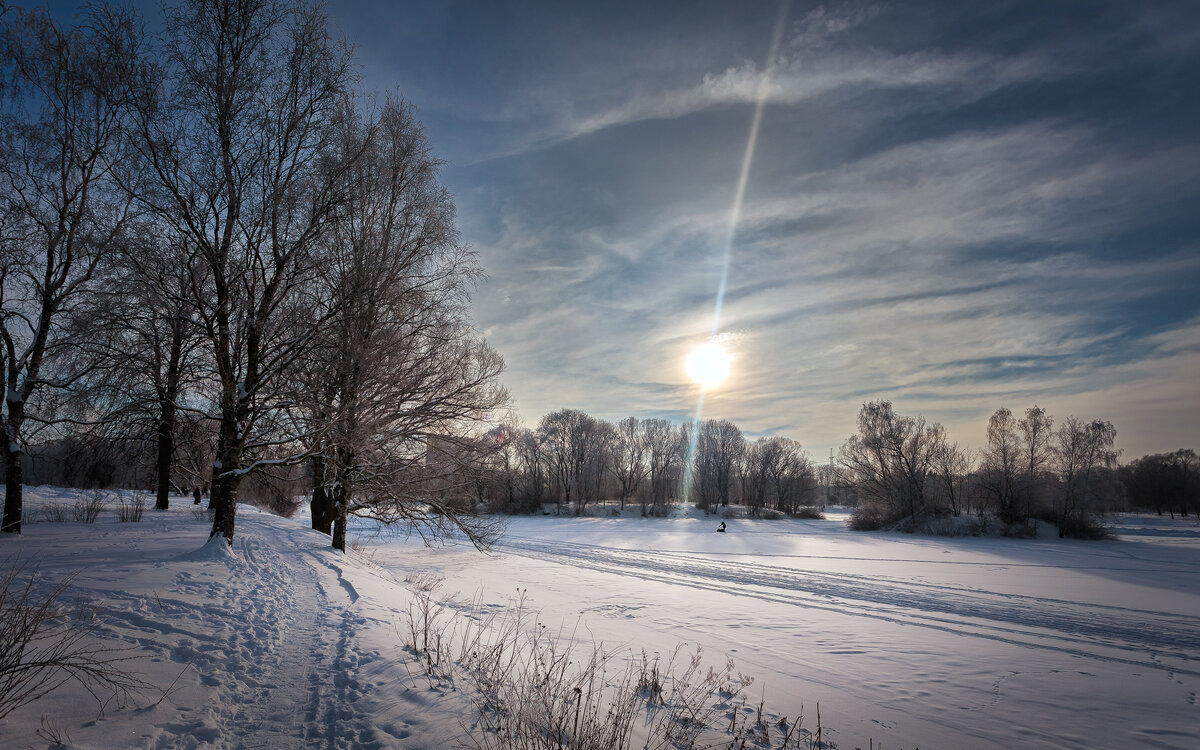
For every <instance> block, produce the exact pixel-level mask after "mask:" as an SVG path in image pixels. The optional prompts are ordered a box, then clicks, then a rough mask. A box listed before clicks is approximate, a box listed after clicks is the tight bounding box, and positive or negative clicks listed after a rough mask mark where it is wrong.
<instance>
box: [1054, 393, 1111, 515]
mask: <svg viewBox="0 0 1200 750" xmlns="http://www.w3.org/2000/svg"><path fill="white" fill-rule="evenodd" d="M1054 434H1055V445H1054V460H1055V463H1056V468H1057V470H1058V475H1059V481H1060V483H1061V484H1060V489H1059V505H1058V513H1057V516H1058V535H1059V536H1060V537H1061V536H1065V535H1067V534H1070V535H1080V534H1091V533H1092V532H1093V530H1094V525H1093V524H1091V523H1090V514H1091V512H1092V510H1093V509H1094V508H1095V506H1096V504H1097V503H1098V501H1102V500H1104V499H1105V498H1106V496H1107V494H1108V491H1109V490H1110V489H1111V487H1112V484H1113V482H1114V481H1115V478H1114V475H1113V472H1112V469H1113V468H1114V466H1115V464H1116V460H1117V456H1118V455H1119V451H1117V450H1116V449H1114V447H1113V444H1114V443H1115V441H1116V437H1117V431H1116V429H1115V428H1114V427H1113V425H1112V423H1111V422H1106V421H1102V420H1099V419H1095V420H1092V421H1091V422H1083V421H1081V420H1079V419H1078V418H1076V417H1067V418H1066V419H1065V420H1063V423H1062V424H1061V425H1059V427H1058V429H1057V430H1055V433H1054Z"/></svg>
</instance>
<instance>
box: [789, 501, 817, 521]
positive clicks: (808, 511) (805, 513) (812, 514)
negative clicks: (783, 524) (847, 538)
mask: <svg viewBox="0 0 1200 750" xmlns="http://www.w3.org/2000/svg"><path fill="white" fill-rule="evenodd" d="M792 515H794V516H795V517H796V518H807V519H811V520H814V521H824V520H825V514H824V513H822V512H821V509H820V508H817V507H815V506H812V505H805V506H804V507H802V508H797V509H796V512H795V513H793V514H792Z"/></svg>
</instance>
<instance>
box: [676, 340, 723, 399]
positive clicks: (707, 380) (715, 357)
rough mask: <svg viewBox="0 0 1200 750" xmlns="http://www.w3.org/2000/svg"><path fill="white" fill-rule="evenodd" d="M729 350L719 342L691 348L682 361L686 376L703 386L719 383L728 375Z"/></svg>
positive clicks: (708, 386) (709, 386) (707, 386)
mask: <svg viewBox="0 0 1200 750" xmlns="http://www.w3.org/2000/svg"><path fill="white" fill-rule="evenodd" d="M729 359H730V357H729V352H727V351H725V349H724V348H722V347H721V345H720V344H717V343H713V342H709V343H707V344H704V345H702V346H698V347H696V348H695V349H693V350H692V353H691V354H689V355H688V356H687V360H686V361H685V362H684V368H685V369H686V370H687V374H688V376H689V377H690V378H691V379H692V380H694V381H696V382H697V383H699V384H700V385H702V386H704V387H705V388H712V387H713V386H716V385H720V384H721V381H722V380H724V379H725V378H726V377H728V375H729Z"/></svg>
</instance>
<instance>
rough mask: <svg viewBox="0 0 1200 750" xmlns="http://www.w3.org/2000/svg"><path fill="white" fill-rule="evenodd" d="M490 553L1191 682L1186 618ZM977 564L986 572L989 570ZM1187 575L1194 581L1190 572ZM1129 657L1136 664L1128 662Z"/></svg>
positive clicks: (765, 570)
mask: <svg viewBox="0 0 1200 750" xmlns="http://www.w3.org/2000/svg"><path fill="white" fill-rule="evenodd" d="M500 549H502V550H503V551H505V552H508V553H510V554H515V555H520V556H523V557H531V558H534V559H540V560H546V561H550V562H554V563H557V564H561V565H570V566H574V567H579V568H586V569H588V570H594V571H602V572H608V573H613V574H616V575H622V576H633V577H636V578H641V579H643V580H648V581H657V582H662V583H668V584H671V585H673V586H684V587H689V588H695V589H703V590H708V591H718V592H726V593H731V594H734V595H736V596H742V597H749V598H753V599H759V600H763V601H769V602H774V603H782V604H789V605H792V606H795V607H799V608H803V609H806V610H811V609H820V610H826V611H829V612H833V613H835V614H839V615H847V616H852V617H867V618H874V619H879V620H884V621H887V622H896V623H902V624H907V625H916V626H920V627H925V628H930V629H933V630H941V631H948V632H953V633H955V634H959V635H969V636H974V637H978V638H985V639H988V640H993V641H1000V642H1004V643H1010V644H1014V645H1019V646H1023V647H1027V648H1035V649H1046V650H1052V651H1059V652H1061V653H1064V654H1069V655H1072V656H1083V657H1088V658H1093V659H1099V660H1102V661H1112V662H1118V663H1121V664H1127V665H1133V666H1138V667H1144V668H1146V669H1160V670H1164V671H1168V672H1174V673H1180V674H1187V675H1191V676H1200V661H1197V655H1198V654H1200V619H1198V618H1196V617H1195V616H1194V615H1188V614H1181V613H1177V612H1162V611H1155V610H1149V609H1139V608H1134V607H1122V606H1112V605H1102V604H1090V603H1083V602H1079V601H1075V600H1067V599H1058V598H1050V597H1044V596H1029V595H1021V594H1013V593H1003V592H996V591H989V590H986V589H981V588H976V587H972V586H963V585H951V584H937V583H923V582H919V581H914V580H912V579H911V578H898V577H892V576H887V575H885V574H883V575H881V574H877V573H872V574H870V575H861V574H853V573H845V572H838V573H827V572H820V571H813V570H802V571H798V570H796V568H795V567H784V566H781V565H777V564H768V563H762V562H752V561H746V560H744V559H730V558H728V557H720V556H718V557H717V559H714V555H713V554H712V553H686V552H673V551H666V550H637V549H616V548H611V547H604V546H599V545H589V544H583V543H580V542H577V541H571V542H559V541H554V540H550V539H545V538H535V537H528V536H526V537H517V536H508V537H505V539H504V540H503V541H502V542H501V545H500ZM739 557H741V556H739ZM826 559H827V558H826ZM874 562H881V561H878V560H876V561H874ZM883 562H886V561H883ZM903 562H910V563H911V562H912V561H903ZM923 564H936V563H927V562H924V561H923ZM955 564H956V565H961V564H962V563H955ZM978 564H979V565H987V566H989V567H995V563H978ZM1024 567H1042V568H1047V569H1048V568H1050V567H1051V566H1049V565H1025V566H1024ZM1194 567H1195V569H1196V573H1197V574H1198V575H1200V563H1196V564H1195V566H1194ZM1139 652H1144V653H1145V656H1144V657H1140V658H1130V656H1129V655H1130V654H1136V653H1139Z"/></svg>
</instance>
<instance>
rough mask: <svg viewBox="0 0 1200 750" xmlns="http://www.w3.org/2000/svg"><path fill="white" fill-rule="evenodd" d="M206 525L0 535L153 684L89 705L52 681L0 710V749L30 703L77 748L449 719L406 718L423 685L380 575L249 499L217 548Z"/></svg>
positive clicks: (199, 521)
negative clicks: (61, 583)
mask: <svg viewBox="0 0 1200 750" xmlns="http://www.w3.org/2000/svg"><path fill="white" fill-rule="evenodd" d="M34 497H35V499H36V498H37V495H36V494H35V495H34ZM49 500H50V498H47V499H46V500H45V501H49ZM208 528H209V523H208V521H207V519H205V518H203V517H202V516H201V517H200V518H193V517H192V512H191V509H190V507H189V506H187V505H184V506H180V507H176V508H173V509H172V510H171V511H170V512H168V513H158V512H147V513H146V515H145V517H144V519H143V521H142V522H141V523H138V524H116V523H113V522H112V519H111V518H109V519H105V518H103V517H102V518H101V520H100V521H99V522H97V524H95V525H85V524H73V523H65V524H31V525H30V526H29V527H28V528H27V529H26V531H25V533H23V534H22V535H21V537H19V538H15V539H6V540H2V541H6V542H8V544H7V545H6V551H0V555H7V554H17V555H18V556H19V557H21V558H23V559H29V560H32V561H33V562H34V563H35V564H37V565H38V567H39V568H40V570H41V573H42V575H43V576H45V578H46V580H47V581H54V580H61V579H63V578H66V577H68V576H74V579H73V580H72V582H71V584H70V585H69V587H68V588H67V590H66V594H65V597H64V598H65V600H66V601H67V602H70V601H72V600H75V601H78V602H79V603H80V604H82V605H83V606H84V607H86V609H87V611H89V612H92V613H94V615H95V620H94V621H95V623H96V634H97V636H99V637H100V638H102V639H104V640H105V641H106V642H108V643H110V644H112V645H114V646H117V647H131V648H132V649H133V650H132V652H130V653H131V655H132V656H133V658H134V661H133V662H131V663H132V664H133V668H134V670H135V671H137V672H139V673H141V674H142V675H143V676H144V678H145V679H147V680H148V681H149V682H150V683H151V684H152V685H154V686H155V687H154V688H153V689H151V690H150V691H149V692H148V693H147V694H145V695H143V696H140V697H138V698H136V699H135V700H134V701H133V703H132V704H131V705H128V706H120V705H116V704H115V703H109V704H108V705H105V706H103V708H101V706H99V705H97V704H96V703H95V701H93V700H91V699H90V697H89V696H87V694H86V693H83V694H82V695H80V692H81V691H80V690H79V689H77V687H75V686H67V688H64V689H63V690H61V691H58V692H56V693H54V694H52V695H50V696H49V697H47V698H45V699H43V700H41V701H38V702H37V703H36V704H33V705H31V706H29V707H26V708H24V709H20V710H19V711H18V712H16V713H14V714H12V715H10V716H9V717H8V718H7V719H6V720H5V721H2V722H0V747H4V748H7V747H36V746H39V745H30V744H29V742H30V741H32V740H33V739H34V733H35V730H36V729H37V727H38V726H39V721H40V720H41V719H40V717H43V716H44V717H47V718H48V719H49V720H50V721H51V723H52V724H54V725H55V726H61V727H62V729H63V730H64V731H65V732H66V734H67V736H69V737H70V738H71V739H72V740H73V742H72V743H71V744H72V746H73V747H78V748H90V747H105V748H107V747H111V748H133V747H137V748H146V749H147V750H176V749H178V750H235V749H236V750H242V749H245V750H251V749H253V748H269V749H283V748H289V749H290V748H311V749H312V750H383V749H384V748H392V747H397V746H403V745H404V743H403V740H405V739H406V738H408V737H410V736H412V735H413V734H414V731H415V730H416V729H420V731H421V732H423V738H422V742H425V743H426V744H428V743H427V742H426V741H427V740H428V738H429V737H431V736H432V737H434V738H436V739H444V738H446V737H448V736H453V733H454V732H456V731H457V729H458V727H457V722H454V723H452V724H450V726H451V727H453V731H449V730H448V729H447V726H446V724H447V719H446V717H445V716H440V717H439V716H437V715H436V712H431V715H432V718H431V720H430V721H427V722H425V723H424V724H422V723H421V722H419V721H417V720H415V719H414V716H415V715H416V714H419V713H420V712H421V711H420V709H418V708H416V706H418V705H419V704H420V703H421V702H423V701H424V700H426V698H425V696H421V695H415V694H413V691H412V690H411V689H409V686H408V685H407V684H406V682H405V680H404V678H405V677H406V675H407V672H406V671H405V669H404V666H403V664H401V663H399V661H398V659H397V657H400V660H402V659H403V658H404V655H403V652H402V651H401V650H400V648H399V646H398V645H396V644H393V642H392V639H391V638H390V637H389V636H390V634H391V633H392V632H393V627H392V622H393V621H394V619H395V618H396V617H397V616H398V614H399V612H400V611H402V610H403V609H404V607H406V598H405V592H404V591H403V588H402V587H401V586H400V584H398V583H397V582H396V581H395V580H394V579H393V578H392V577H390V576H387V575H386V574H383V573H382V572H381V571H378V570H373V569H370V566H369V564H367V563H365V561H363V560H361V558H357V557H356V556H354V557H351V556H346V555H341V554H339V553H336V552H334V551H333V550H330V549H329V546H328V545H329V541H328V537H322V536H321V535H319V534H315V533H314V532H311V531H309V530H306V529H302V528H299V527H298V526H297V525H296V524H294V523H293V522H290V521H286V520H284V519H280V518H277V517H273V516H269V515H267V514H262V513H259V512H258V511H257V510H256V509H253V508H245V507H243V508H242V509H241V511H240V512H239V516H238V533H237V536H236V538H235V540H234V545H233V548H232V550H227V549H222V548H221V547H220V546H219V545H217V546H213V545H207V544H205V540H206V539H207V536H208V534H207V532H208ZM181 553H182V554H181ZM0 559H3V557H2V556H0ZM363 585H367V586H368V587H369V588H370V591H371V596H370V597H365V598H364V597H362V596H361V595H360V588H361V587H362V586H363ZM381 635H382V637H381ZM163 693H165V695H164V694H163ZM97 714H101V715H100V716H97ZM40 746H41V747H45V744H44V743H42V744H41V745H40Z"/></svg>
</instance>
